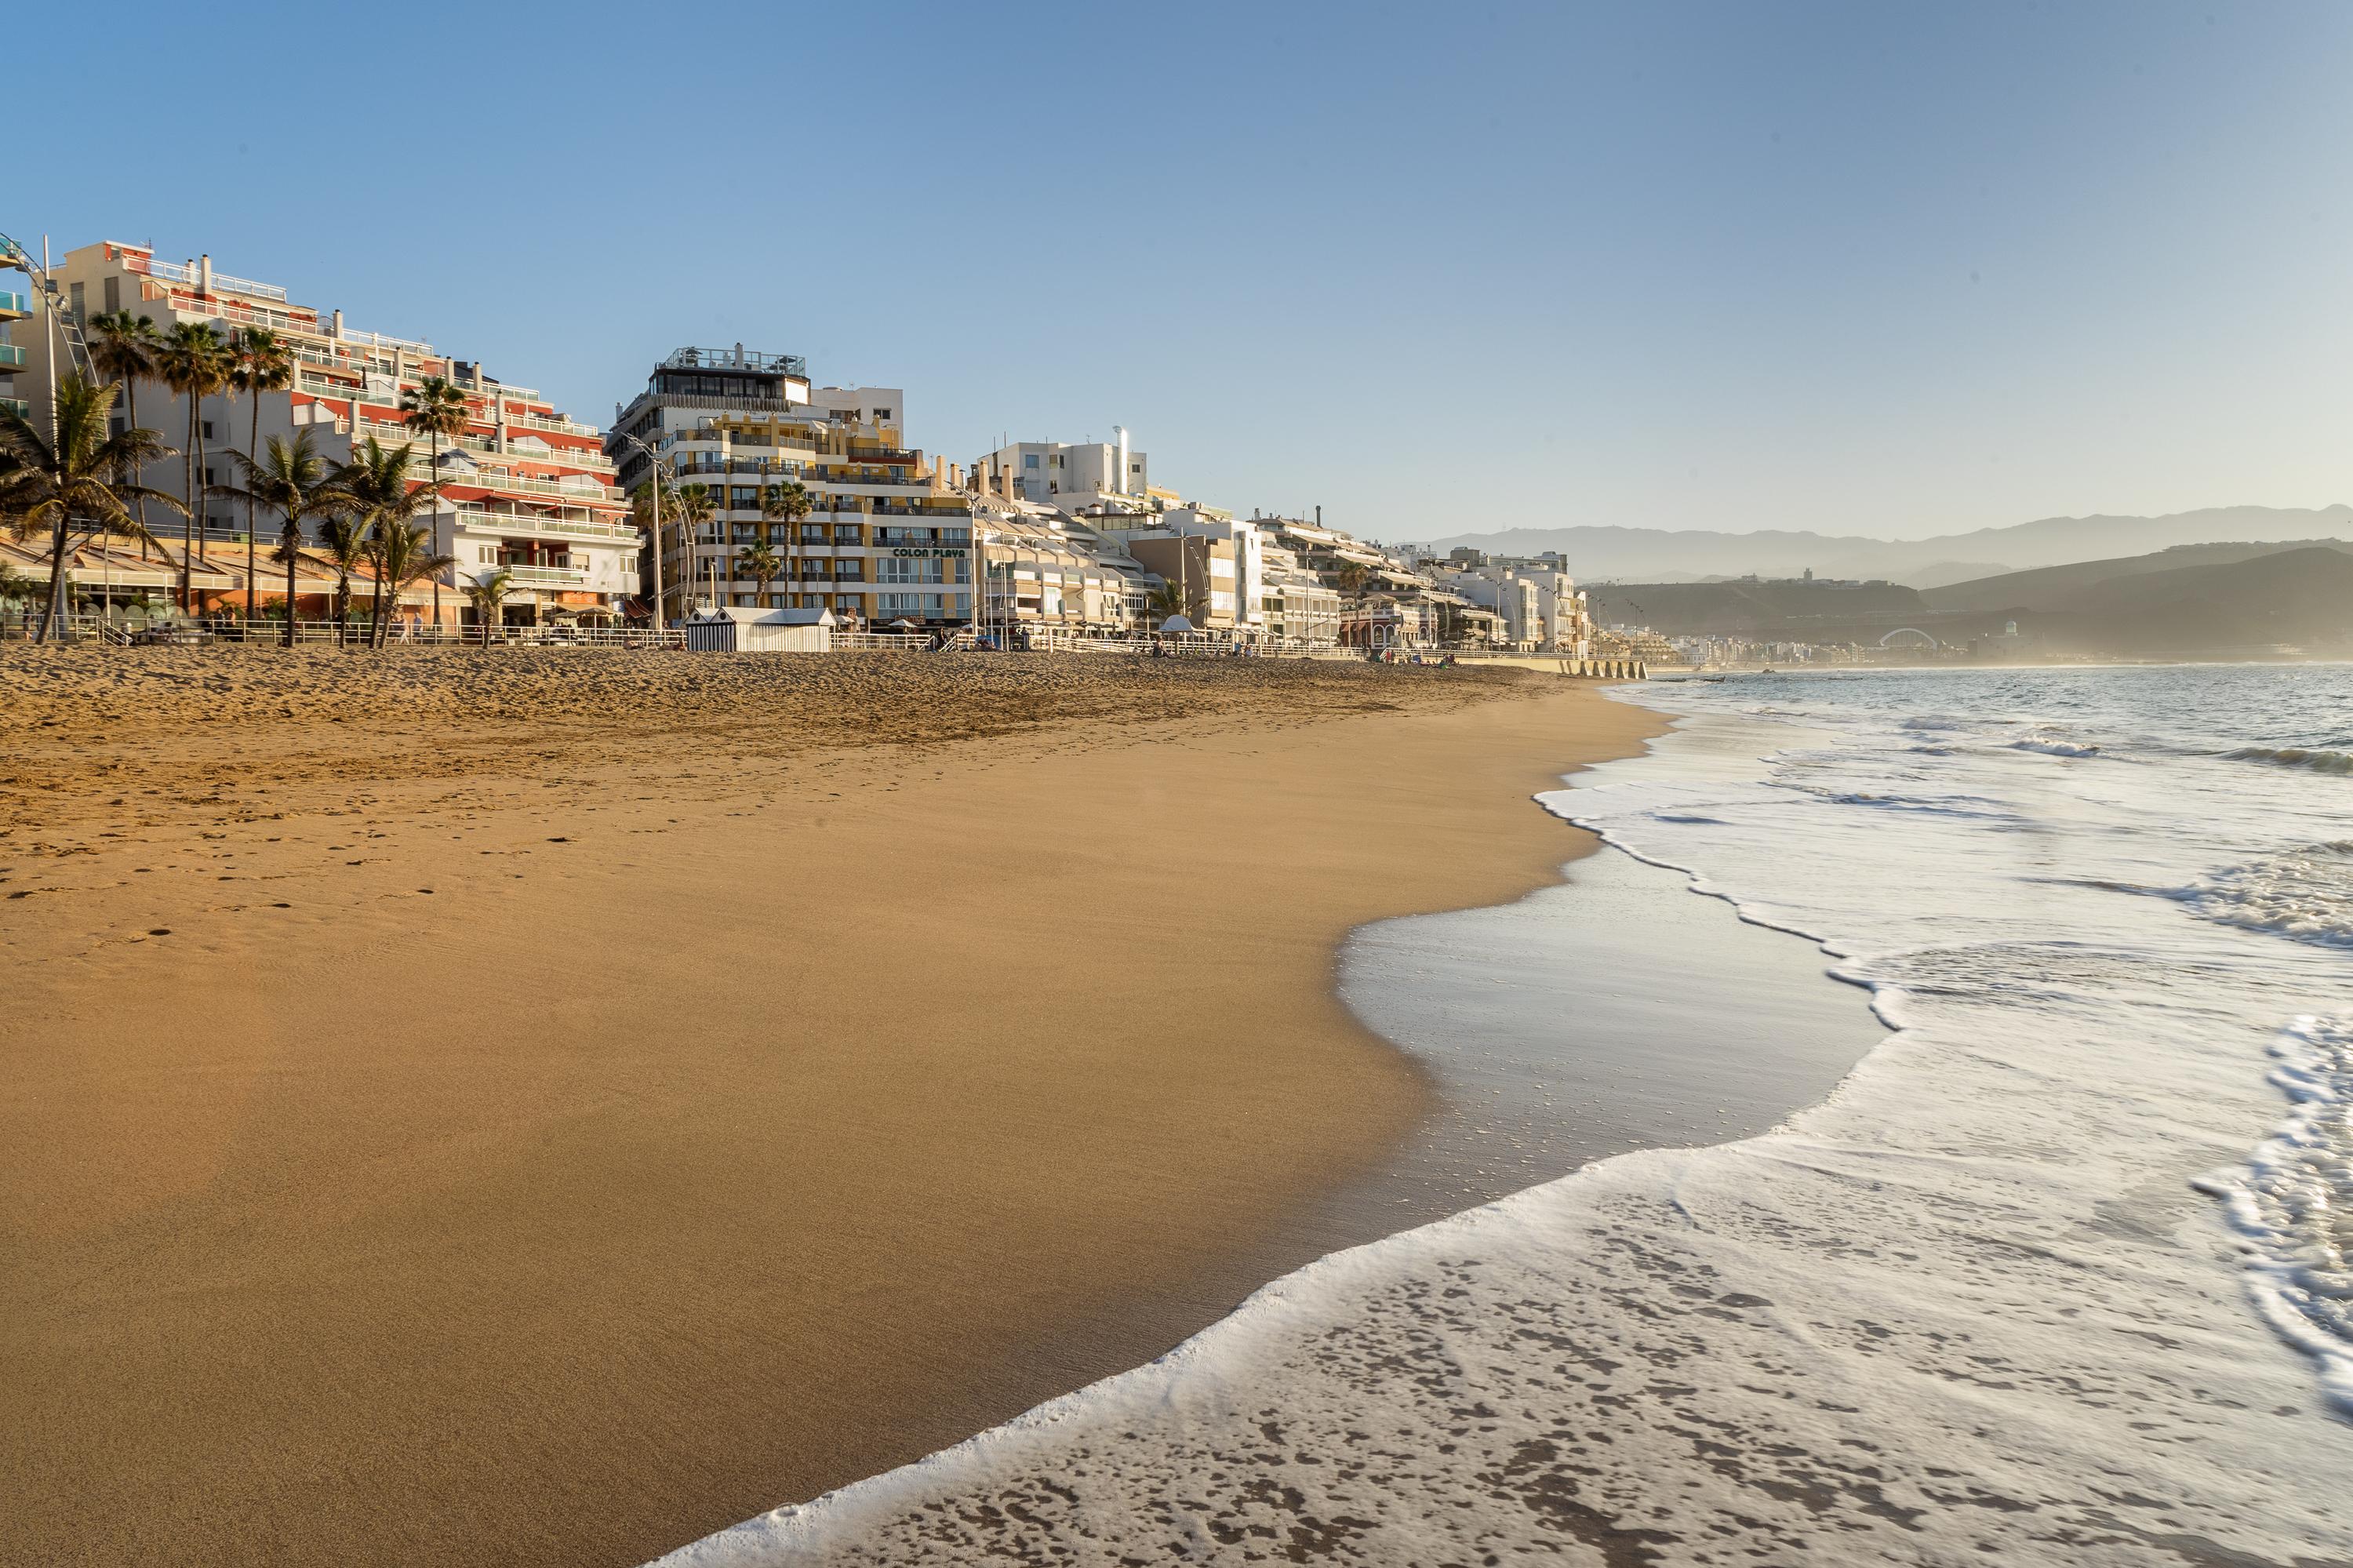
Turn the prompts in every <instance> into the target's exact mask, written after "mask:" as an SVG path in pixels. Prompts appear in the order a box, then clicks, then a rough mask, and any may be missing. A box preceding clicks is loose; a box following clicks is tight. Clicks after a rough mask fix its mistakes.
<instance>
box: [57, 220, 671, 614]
mask: <svg viewBox="0 0 2353 1568" xmlns="http://www.w3.org/2000/svg"><path fill="white" fill-rule="evenodd" d="M56 275H57V276H58V279H59V281H61V283H62V285H63V295H62V298H63V302H64V304H65V306H66V308H67V309H69V310H70V311H72V312H74V313H76V314H77V315H78V316H79V318H80V319H81V320H82V321H84V322H88V321H89V320H90V318H91V317H92V316H95V315H97V314H98V313H100V312H105V311H115V310H127V311H129V312H130V313H132V315H134V316H145V317H147V318H148V319H149V320H150V321H152V322H153V323H154V326H155V329H156V331H157V332H158V333H159V334H168V333H169V332H170V331H171V330H172V328H173V327H174V325H176V324H177V323H181V322H186V321H203V322H209V323H211V324H212V325H213V327H214V328H215V329H216V331H218V332H220V333H222V334H224V335H226V334H228V333H230V332H232V331H237V330H241V329H244V328H247V327H267V328H269V330H270V331H272V332H274V333H276V334H278V335H279V337H280V339H281V340H283V341H284V342H285V344H286V345H287V347H288V349H289V351H290V353H291V355H292V356H293V358H294V361H295V367H296V368H295V379H294V385H293V386H292V387H290V388H289V389H287V390H285V391H282V392H272V393H263V394H261V396H260V397H259V408H257V407H256V402H255V400H254V399H253V398H250V397H244V396H240V395H235V394H222V395H218V396H214V397H205V398H204V399H202V407H201V408H200V409H199V411H198V417H199V418H200V419H201V420H202V421H203V431H204V446H205V451H206V476H207V477H206V481H205V482H206V483H230V482H235V480H236V478H237V465H236V464H235V463H234V462H233V461H231V460H230V459H229V457H228V455H227V454H228V452H229V451H230V450H237V451H246V450H249V448H250V447H251V446H254V445H259V446H261V447H266V446H267V445H268V443H269V438H270V437H271V436H273V435H291V434H292V433H294V432H296V431H298V430H299V431H308V432H309V433H310V434H311V440H312V444H313V446H314V447H315V448H316V449H317V450H318V452H319V455H320V456H321V457H322V459H323V460H325V461H327V462H329V463H331V464H332V463H336V462H342V461H346V460H347V459H348V458H349V457H350V456H351V454H352V450H353V448H354V447H355V446H356V445H358V444H360V443H361V442H363V441H364V440H366V438H367V437H369V436H375V437H376V438H377V439H378V440H380V441H382V442H383V443H384V444H385V446H387V447H391V446H398V445H400V444H402V443H404V442H413V443H414V444H415V447H416V463H415V471H416V473H417V480H418V482H420V483H422V482H425V481H426V480H427V478H429V477H430V476H431V474H432V472H433V467H432V458H431V456H430V452H431V448H432V442H431V440H430V439H429V438H425V437H419V436H417V435H414V434H412V433H411V432H410V431H409V430H408V429H406V427H404V426H403V425H402V423H401V418H402V416H401V411H400V402H401V394H402V393H403V392H404V391H406V390H410V389H413V388H414V387H416V386H417V384H418V383H419V382H420V381H422V380H423V379H425V378H426V377H427V376H442V377H444V378H446V379H448V380H449V381H451V382H453V383H455V384H456V385H457V386H458V387H459V391H460V392H461V393H462V394H463V396H464V397H465V400H466V407H467V412H468V416H469V418H468V422H467V427H466V429H465V432H464V433H463V434H462V435H461V436H459V438H458V439H457V440H455V441H454V442H452V441H448V440H445V441H444V442H443V443H442V450H441V463H440V471H439V472H440V478H441V479H442V481H443V482H444V489H443V492H442V493H443V496H444V498H445V500H444V504H443V505H442V507H441V509H440V511H439V514H438V515H437V516H436V517H435V518H434V520H433V521H434V533H435V544H436V548H437V550H438V552H440V553H443V554H447V555H449V556H455V557H456V565H455V566H453V567H448V568H447V569H445V570H444V571H443V572H442V573H441V574H440V575H439V578H438V583H436V582H434V581H433V580H430V579H428V580H427V581H426V582H423V583H420V584H418V585H417V586H415V587H412V588H409V589H408V590H407V591H406V592H405V593H404V594H403V595H402V596H401V599H402V614H403V616H404V618H406V619H421V620H432V619H433V618H434V617H435V616H436V614H437V613H438V617H439V619H440V620H441V621H442V622H443V623H444V624H447V625H451V626H457V625H463V624H470V621H471V619H472V617H471V612H470V610H468V609H467V608H466V604H467V600H466V598H465V595H464V594H463V593H462V592H460V591H459V588H460V587H461V585H462V584H464V583H466V582H469V581H472V580H474V579H477V578H480V577H483V576H485V575H486V574H488V573H491V572H493V571H496V570H497V569H499V568H501V567H504V568H506V569H507V571H508V572H509V573H510V574H511V581H512V588H513V591H512V595H511V596H510V598H509V599H508V600H507V603H506V607H505V618H506V620H508V621H510V622H545V621H551V620H590V621H595V620H604V619H607V618H610V617H612V616H613V615H615V614H617V612H618V610H619V608H620V606H621V603H622V601H624V600H626V599H635V598H636V597H637V596H638V554H639V551H640V549H641V547H642V544H643V535H642V534H641V533H640V531H639V530H638V528H637V527H636V526H635V525H634V524H632V523H631V522H630V519H629V504H628V501H627V499H626V498H624V497H623V495H622V494H621V493H620V492H619V491H618V490H617V489H615V488H614V487H613V474H614V471H613V464H612V461H610V460H609V459H607V457H606V455H605V452H604V446H603V440H602V433H601V432H600V431H599V430H598V429H596V427H595V426H594V425H584V424H579V423H576V422H575V421H574V420H572V419H569V418H565V416H564V415H563V414H562V413H561V412H559V411H558V410H557V409H556V408H554V407H553V406H551V405H550V404H549V403H548V402H547V401H546V399H544V398H543V397H541V396H540V395H539V393H537V392H536V391H533V389H532V388H530V387H519V386H516V385H514V384H513V383H512V382H501V381H499V380H496V379H494V378H492V377H491V376H487V375H485V374H484V373H483V371H482V368H481V366H480V365H479V364H477V363H471V362H469V361H465V360H460V359H456V358H453V357H451V356H449V355H445V354H443V353H442V352H441V351H439V350H438V349H436V348H435V347H434V346H433V345H432V344H428V343H423V342H419V341H417V340H415V339H412V338H400V337H391V336H387V335H385V334H381V333H373V332H357V331H353V330H352V329H350V328H348V327H346V326H345V325H344V324H343V313H342V312H341V311H330V312H325V313H322V312H320V311H319V310H316V309H314V308H311V307H310V306H305V305H297V304H294V303H292V302H290V301H289V300H288V298H287V295H286V291H285V290H283V289H280V288H278V287H275V286H274V285H271V284H268V283H260V282H256V281H252V280H251V279H247V278H236V277H231V276H229V275H228V274H227V273H223V272H218V271H216V270H214V268H213V265H212V259H211V258H210V257H201V258H198V259H197V260H192V261H186V262H174V261H164V260H159V259H157V258H156V256H155V255H154V253H153V251H151V250H149V249H145V248H144V247H142V246H136V245H122V244H116V243H112V242H108V243H104V244H99V245H87V246H84V247H82V248H81V249H78V250H71V251H69V252H67V253H66V256H65V259H64V260H63V261H62V262H60V263H59V264H58V268H57V269H56ZM34 305H35V308H36V309H38V308H39V306H40V302H39V301H38V300H36V301H35V302H34ZM18 335H19V337H20V338H25V339H29V340H31V341H30V342H28V343H26V345H25V346H26V350H27V354H26V359H27V365H26V369H25V371H24V372H23V373H22V374H21V375H20V376H19V378H18V380H19V388H20V389H19V391H18V392H17V396H19V397H27V398H29V399H34V400H37V401H40V402H45V401H46V400H47V397H48V377H49V375H50V366H49V365H48V363H47V353H46V335H45V334H37V333H34V332H26V333H21V334H18ZM138 405H139V422H140V423H141V424H142V425H145V426H148V427H150V428H151V429H156V430H159V431H161V432H162V433H163V437H164V440H165V441H166V442H168V443H169V444H170V445H172V446H173V447H174V448H178V447H181V446H183V445H185V442H186V440H187V436H188V409H187V404H186V402H185V399H183V398H181V397H178V396H177V395H176V394H174V393H173V392H171V391H170V390H169V389H167V388H165V387H163V386H161V385H159V384H157V383H153V382H148V383H143V384H142V385H141V386H140V387H139V388H138ZM257 415H258V418H259V426H258V435H257V425H256V418H257ZM184 475H185V464H184V462H183V461H182V460H181V459H179V458H176V457H175V458H171V459H167V460H166V461H164V462H162V463H159V464H157V465H156V466H155V468H154V469H153V470H152V471H150V472H149V473H148V474H147V475H146V476H145V479H146V482H147V483H149V484H151V485H153V486H154V487H155V488H156V489H159V490H163V491H166V492H168V493H172V494H174V495H178V494H181V493H182V492H183V490H184V487H185V477H184ZM203 510H204V514H205V515H204V519H203V527H202V528H201V530H200V531H199V532H198V535H197V539H196V543H195V552H196V555H197V556H198V559H199V561H203V562H209V561H211V560H212V559H213V558H214V557H216V556H220V557H223V560H222V564H223V565H224V566H229V567H237V568H241V567H243V564H244V561H245V557H246V554H247V540H246V533H245V530H246V517H245V509H244V506H243V504H242V503H238V502H236V501H233V500H225V499H222V498H220V497H218V496H212V497H208V498H207V499H206V502H205V503H204V508H203ZM177 524H178V518H177V517H176V516H174V518H173V519H172V520H171V522H170V523H168V524H162V525H161V526H160V527H159V528H158V532H160V533H164V534H166V535H176V534H177V533H178V531H179V530H178V526H177ZM254 525H255V531H256V532H257V533H258V534H259V535H260V538H259V541H258V543H259V546H260V547H261V548H263V549H265V550H266V549H267V548H268V546H269V545H270V544H271V543H272V542H273V541H275V539H276V538H277V536H278V526H279V525H278V520H277V519H276V518H274V517H269V516H258V517H257V518H256V519H255V524H254ZM266 582H267V577H266V574H257V586H261V585H264V584H266ZM437 589H438V591H437ZM265 591H266V589H265ZM273 597H275V596H273ZM199 608H200V609H201V608H203V607H202V606H200V607H199Z"/></svg>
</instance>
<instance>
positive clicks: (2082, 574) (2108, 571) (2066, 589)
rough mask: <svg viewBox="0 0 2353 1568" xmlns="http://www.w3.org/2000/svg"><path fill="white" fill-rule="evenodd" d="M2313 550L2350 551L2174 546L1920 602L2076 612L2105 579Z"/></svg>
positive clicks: (1945, 591)
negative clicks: (2087, 592) (2089, 590)
mask: <svg viewBox="0 0 2353 1568" xmlns="http://www.w3.org/2000/svg"><path fill="white" fill-rule="evenodd" d="M2316 545H2317V546H2323V547H2326V548H2331V549H2338V550H2347V551H2353V545H2348V544H2346V543H2345V542H2343V541H2342V540H2337V539H2298V540H2291V541H2288V542H2286V543H2274V544H2256V545H2177V546H2174V547H2173V548H2172V549H2170V550H2165V551H2161V552H2159V553H2158V554H2155V555H2148V556H2126V557H2123V558H2121V559H2116V560H2105V561H2078V562H2076V563H2074V564H2073V565H2071V566H2064V567H2041V568H2039V569H2037V570H2034V571H2031V572H2010V573H2007V574H2005V575H2003V576H2000V577H1982V578H1979V579H1978V580H1977V581H1975V582H1963V583H1955V584H1952V585H1951V586H1949V587H1946V588H1928V589H1927V590H1926V591H1925V592H1923V593H1922V595H1921V596H1920V597H1921V598H1922V599H1925V600H1926V602H1927V604H1928V605H1929V607H1930V608H1931V609H1938V610H1963V609H2039V610H2058V609H2081V608H2083V607H2084V600H2083V598H2082V596H2083V593H2084V590H2085V589H2086V588H2091V587H2092V586H2093V585H2094V584H2097V583H2102V582H2105V581H2107V580H2109V579H2111V578H2116V577H2136V576H2144V575H2147V574H2151V573H2162V572H2171V571H2178V570H2180V569H2183V568H2185V567H2213V566H2228V565H2230V564H2232V562H2236V561H2245V560H2253V559H2254V558H2255V557H2256V556H2269V555H2277V554H2279V553H2281V552H2282V551H2285V550H2301V549H2308V548H2310V547H2312V546H2316Z"/></svg>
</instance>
